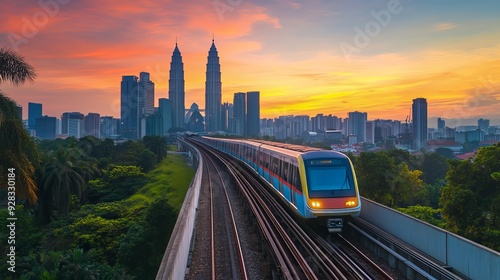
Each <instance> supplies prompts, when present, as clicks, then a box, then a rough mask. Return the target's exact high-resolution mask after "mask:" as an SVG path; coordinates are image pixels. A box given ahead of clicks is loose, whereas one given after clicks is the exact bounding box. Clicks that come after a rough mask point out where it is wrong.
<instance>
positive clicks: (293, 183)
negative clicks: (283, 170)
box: [290, 163, 299, 206]
mask: <svg viewBox="0 0 500 280" xmlns="http://www.w3.org/2000/svg"><path fill="white" fill-rule="evenodd" d="M297 171H298V169H297V166H295V165H294V164H293V163H292V164H290V185H291V186H292V188H291V195H292V197H291V198H292V200H291V202H292V204H293V205H295V206H297V200H296V198H295V196H296V195H297V192H296V188H297V181H298V177H299V174H297Z"/></svg>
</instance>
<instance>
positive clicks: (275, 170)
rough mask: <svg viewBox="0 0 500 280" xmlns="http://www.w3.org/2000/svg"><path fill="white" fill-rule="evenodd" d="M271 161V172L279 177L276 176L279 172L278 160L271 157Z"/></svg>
mask: <svg viewBox="0 0 500 280" xmlns="http://www.w3.org/2000/svg"><path fill="white" fill-rule="evenodd" d="M271 161H272V165H273V172H274V173H275V174H276V175H278V176H280V175H279V174H278V172H279V163H280V162H279V159H278V158H276V157H271Z"/></svg>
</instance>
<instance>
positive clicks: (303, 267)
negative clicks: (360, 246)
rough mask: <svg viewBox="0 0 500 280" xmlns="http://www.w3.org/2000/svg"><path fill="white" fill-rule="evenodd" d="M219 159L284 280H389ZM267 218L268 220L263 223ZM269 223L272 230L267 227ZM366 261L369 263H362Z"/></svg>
mask: <svg viewBox="0 0 500 280" xmlns="http://www.w3.org/2000/svg"><path fill="white" fill-rule="evenodd" d="M218 156H219V158H220V159H221V160H222V161H224V162H225V163H226V165H227V166H228V168H230V170H231V171H230V172H231V173H232V174H233V175H234V176H235V177H236V178H237V181H238V182H239V185H240V188H241V190H242V193H243V194H244V195H245V196H246V197H247V199H248V200H249V202H250V204H252V205H251V208H252V211H253V212H254V213H258V214H256V219H257V221H258V224H259V225H260V227H261V230H264V232H267V234H268V238H267V239H266V240H268V243H269V245H270V247H271V248H272V250H273V251H274V252H275V254H276V257H275V259H276V262H277V265H276V267H277V268H279V270H280V271H279V272H278V274H279V275H281V276H283V277H284V278H287V279H289V278H290V279H304V278H307V279H391V278H390V276H388V275H387V274H386V273H385V272H383V271H382V270H381V269H379V270H376V269H371V270H366V269H364V268H363V267H362V266H360V262H359V261H355V260H354V259H353V258H352V257H350V256H349V255H348V254H347V253H346V252H344V251H342V250H340V249H338V248H335V247H334V246H332V245H331V243H328V242H326V241H324V239H323V237H321V236H320V235H318V234H316V233H315V232H314V231H312V230H311V229H310V228H308V227H307V226H304V225H302V224H301V223H300V222H297V219H296V217H295V216H294V214H293V213H290V212H289V211H287V210H286V208H283V207H281V205H278V203H277V202H276V197H275V195H274V194H273V193H270V192H269V191H268V186H266V185H263V184H262V183H263V182H262V180H261V179H260V177H258V176H257V175H256V174H255V173H253V172H252V171H250V170H247V169H248V168H246V166H244V165H242V164H241V163H239V162H237V161H234V160H233V159H229V158H226V157H225V156H223V155H218ZM264 184H265V183H264ZM262 214H264V215H262ZM275 216H277V218H276V217H275ZM266 218H269V219H270V220H271V221H266ZM271 224H272V225H273V228H270V227H269V225H271ZM304 228H306V229H305V230H304ZM280 237H284V240H282V241H280V240H278V239H279V238H280ZM280 246H287V248H283V247H280ZM356 258H361V256H360V255H358V256H356ZM365 258H366V257H365ZM367 262H370V261H369V260H365V262H364V263H367ZM364 263H363V264H364ZM298 268H299V269H298ZM374 270H375V271H376V272H377V273H374V272H373V271H374ZM374 274H376V275H374Z"/></svg>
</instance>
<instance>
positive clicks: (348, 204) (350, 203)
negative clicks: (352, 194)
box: [345, 200, 357, 207]
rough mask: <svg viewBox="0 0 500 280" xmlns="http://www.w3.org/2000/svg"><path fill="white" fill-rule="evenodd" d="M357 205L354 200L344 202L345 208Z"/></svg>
mask: <svg viewBox="0 0 500 280" xmlns="http://www.w3.org/2000/svg"><path fill="white" fill-rule="evenodd" d="M356 205H357V203H356V201H355V200H348V201H346V202H345V206H350V207H353V206H356Z"/></svg>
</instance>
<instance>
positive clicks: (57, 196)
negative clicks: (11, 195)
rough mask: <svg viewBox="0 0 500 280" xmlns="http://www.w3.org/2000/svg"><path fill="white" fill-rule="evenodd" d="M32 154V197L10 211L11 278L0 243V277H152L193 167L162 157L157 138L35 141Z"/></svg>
mask: <svg viewBox="0 0 500 280" xmlns="http://www.w3.org/2000/svg"><path fill="white" fill-rule="evenodd" d="M172 148H173V149H174V148H175V147H172ZM37 149H38V152H39V153H40V155H41V156H40V158H41V162H40V163H39V164H38V165H37V166H36V176H35V177H36V182H37V185H38V197H39V200H38V203H37V204H35V205H34V206H33V207H27V208H24V207H23V206H18V209H17V211H16V217H17V218H18V221H17V223H16V227H17V229H18V231H17V235H16V268H15V270H16V273H15V274H13V273H11V272H9V271H8V270H7V267H8V263H7V262H6V254H7V253H8V252H7V248H4V246H2V247H1V248H0V254H1V256H0V261H1V264H0V279H153V278H154V277H155V275H156V271H157V270H158V266H159V263H160V261H161V259H162V257H163V253H164V250H165V248H166V246H167V243H168V240H169V237H170V233H171V231H172V229H173V226H174V225H175V222H176V219H177V214H178V211H179V209H180V203H179V201H182V200H180V199H179V198H178V197H179V196H183V195H184V194H185V193H186V191H187V188H188V186H189V183H190V181H191V178H192V177H193V175H194V170H192V168H190V167H189V166H188V165H187V164H186V163H185V162H184V159H183V158H182V157H181V156H178V155H172V156H168V157H167V146H166V142H165V140H164V139H163V138H161V137H149V138H147V139H146V140H145V141H136V142H132V141H127V142H124V143H121V144H116V145H115V144H114V143H113V141H111V140H109V139H106V140H101V139H97V138H94V137H84V138H81V139H79V140H77V139H75V138H68V139H64V140H62V139H57V140H52V141H49V140H43V141H39V142H38V143H37ZM177 175H179V176H177ZM6 215H7V212H6V211H1V212H0V219H3V220H5V219H6ZM5 234H6V231H1V232H0V239H2V240H6V236H5Z"/></svg>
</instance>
